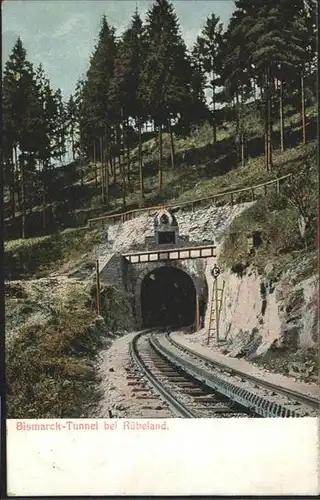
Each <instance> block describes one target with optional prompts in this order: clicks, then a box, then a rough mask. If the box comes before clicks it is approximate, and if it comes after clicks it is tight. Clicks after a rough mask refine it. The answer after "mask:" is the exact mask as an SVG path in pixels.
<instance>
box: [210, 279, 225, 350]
mask: <svg viewBox="0 0 320 500" xmlns="http://www.w3.org/2000/svg"><path fill="white" fill-rule="evenodd" d="M224 285H225V281H223V282H222V288H217V286H218V280H217V279H214V280H213V285H212V296H211V304H210V316H209V329H208V339H207V344H209V342H210V339H211V338H212V337H214V336H216V337H217V341H218V342H219V340H220V339H219V321H220V313H221V309H222V299H223V291H224Z"/></svg>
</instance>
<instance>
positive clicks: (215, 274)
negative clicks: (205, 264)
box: [211, 264, 220, 278]
mask: <svg viewBox="0 0 320 500" xmlns="http://www.w3.org/2000/svg"><path fill="white" fill-rule="evenodd" d="M211 274H212V276H213V277H214V278H217V277H218V276H219V274H220V269H219V267H218V266H217V265H216V264H215V265H214V266H213V268H212V269H211Z"/></svg>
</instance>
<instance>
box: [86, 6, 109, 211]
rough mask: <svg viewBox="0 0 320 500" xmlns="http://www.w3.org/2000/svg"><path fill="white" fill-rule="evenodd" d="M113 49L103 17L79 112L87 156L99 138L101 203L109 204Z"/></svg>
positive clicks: (107, 26)
mask: <svg viewBox="0 0 320 500" xmlns="http://www.w3.org/2000/svg"><path fill="white" fill-rule="evenodd" d="M116 49H117V46H116V38H115V29H114V28H113V27H110V26H109V25H108V22H107V19H106V17H105V16H103V18H102V22H101V28H100V32H99V39H98V43H97V46H96V48H95V51H94V53H93V55H92V57H91V60H90V67H89V70H88V72H87V75H86V80H85V82H84V85H83V90H82V100H83V102H82V110H81V119H82V125H81V147H82V148H83V150H84V151H85V152H86V154H90V151H91V152H92V151H93V144H94V143H95V141H96V140H97V138H99V144H100V160H101V176H100V178H101V195H102V204H107V203H108V181H107V182H106V179H105V177H106V174H107V169H105V166H107V165H105V161H104V160H105V157H106V158H108V155H109V152H110V147H111V144H110V143H111V140H110V138H111V137H112V126H114V125H115V124H114V120H115V114H114V113H113V110H112V108H111V107H110V102H109V87H110V82H111V80H112V77H113V73H114V61H115V56H116ZM115 113H117V110H115ZM100 139H101V140H100Z"/></svg>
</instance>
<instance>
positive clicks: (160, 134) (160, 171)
mask: <svg viewBox="0 0 320 500" xmlns="http://www.w3.org/2000/svg"><path fill="white" fill-rule="evenodd" d="M162 158H163V151H162V125H161V123H160V124H159V171H158V192H159V193H160V192H161V189H162V161H163V160H162Z"/></svg>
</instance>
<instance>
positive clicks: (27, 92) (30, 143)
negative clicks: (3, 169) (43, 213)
mask: <svg viewBox="0 0 320 500" xmlns="http://www.w3.org/2000/svg"><path fill="white" fill-rule="evenodd" d="M3 108H4V128H5V131H6V138H7V154H8V157H9V158H10V162H11V159H12V158H13V162H12V164H13V163H14V167H13V168H14V170H12V173H14V176H12V177H14V180H15V184H16V186H17V194H18V202H19V205H20V207H19V208H20V212H21V234H22V237H23V238H24V237H25V235H26V228H25V215H26V209H27V199H28V197H29V198H30V197H31V193H30V190H29V192H28V193H27V184H28V180H29V179H30V177H31V176H33V173H34V171H35V167H36V161H35V159H36V157H37V154H38V150H39V144H38V137H39V134H40V133H41V127H42V121H41V119H39V117H41V111H42V107H41V96H40V94H39V89H38V87H37V84H36V79H35V74H34V71H33V67H32V64H31V63H30V62H29V61H28V60H27V53H26V50H25V49H24V47H23V44H22V41H21V39H20V38H18V40H17V41H16V43H15V45H14V47H13V50H12V53H11V55H10V57H9V60H8V61H7V62H6V65H5V71H4V78H3ZM32 186H33V183H32ZM31 189H33V188H31ZM11 197H12V198H14V195H12V191H11ZM12 201H13V202H14V200H12ZM12 205H13V203H12Z"/></svg>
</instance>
